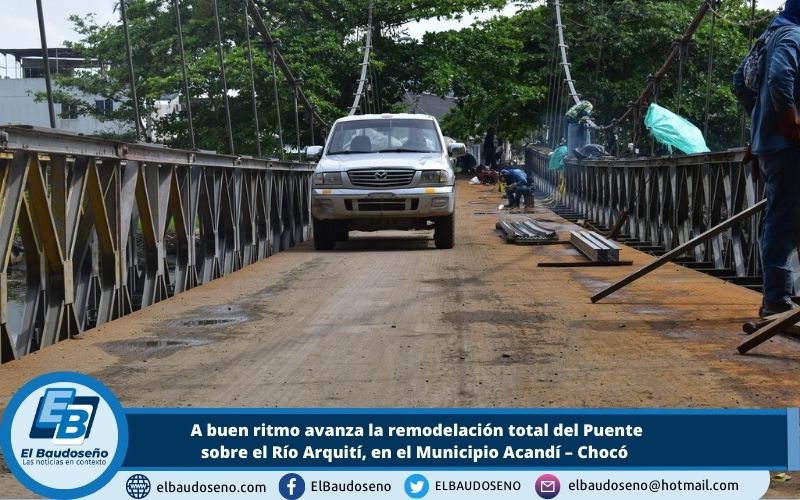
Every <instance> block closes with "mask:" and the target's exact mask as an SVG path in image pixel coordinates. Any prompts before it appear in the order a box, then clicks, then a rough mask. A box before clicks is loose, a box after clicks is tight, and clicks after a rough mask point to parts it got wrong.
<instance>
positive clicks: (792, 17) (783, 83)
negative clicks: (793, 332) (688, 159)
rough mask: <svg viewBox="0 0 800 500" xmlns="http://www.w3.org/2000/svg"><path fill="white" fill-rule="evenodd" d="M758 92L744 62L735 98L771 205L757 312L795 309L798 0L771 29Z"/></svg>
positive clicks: (799, 226)
mask: <svg viewBox="0 0 800 500" xmlns="http://www.w3.org/2000/svg"><path fill="white" fill-rule="evenodd" d="M770 30H772V31H774V33H772V36H771V37H770V39H769V41H768V42H767V43H766V45H765V48H766V50H765V52H764V55H763V56H762V59H763V60H762V62H761V64H760V66H761V68H763V69H762V72H763V74H762V76H761V83H760V86H759V88H758V91H753V90H751V89H749V88H748V87H747V86H746V85H745V81H744V63H742V65H741V66H740V67H739V69H737V71H736V73H735V74H734V78H733V83H734V90H735V93H736V96H737V97H738V98H739V101H740V102H741V103H742V105H743V106H744V107H745V109H746V110H747V112H749V113H750V114H751V119H752V122H751V127H750V128H751V139H752V142H751V148H752V152H753V155H754V156H755V157H756V158H757V160H758V161H759V162H760V174H761V177H762V178H763V179H764V183H765V185H766V196H767V206H766V209H765V210H764V215H763V217H762V220H761V228H760V235H759V238H760V246H761V263H762V269H763V273H764V278H763V280H764V299H763V302H762V305H761V309H760V310H759V315H761V316H770V315H773V314H778V313H781V312H784V311H787V310H789V309H792V308H794V307H795V305H794V303H793V302H792V301H791V296H792V288H793V287H792V271H791V264H790V260H789V257H790V255H791V253H792V252H793V251H794V250H795V249H796V248H797V246H798V243H800V196H798V193H799V192H800V165H799V164H798V158H800V115H798V111H797V106H798V97H800V95H799V94H800V93H799V92H798V90H800V80H798V71H800V0H788V1H787V2H786V5H785V7H784V9H783V11H782V12H781V13H780V14H779V15H778V16H777V17H776V18H775V19H774V20H773V21H772V24H770V26H769V27H768V28H767V32H770Z"/></svg>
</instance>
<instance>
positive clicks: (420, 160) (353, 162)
mask: <svg viewBox="0 0 800 500" xmlns="http://www.w3.org/2000/svg"><path fill="white" fill-rule="evenodd" d="M449 167H450V162H449V161H448V160H447V158H446V157H445V156H444V155H443V154H442V153H365V154H348V155H331V156H325V157H323V158H322V159H321V160H320V161H319V163H318V164H317V168H316V170H317V171H318V172H320V171H342V170H353V169H359V168H413V169H418V170H435V169H439V170H440V169H445V168H449Z"/></svg>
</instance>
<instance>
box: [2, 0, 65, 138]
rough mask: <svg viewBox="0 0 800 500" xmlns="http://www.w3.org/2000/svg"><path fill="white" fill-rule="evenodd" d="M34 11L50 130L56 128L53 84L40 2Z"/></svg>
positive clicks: (40, 1)
mask: <svg viewBox="0 0 800 500" xmlns="http://www.w3.org/2000/svg"><path fill="white" fill-rule="evenodd" d="M36 11H37V13H38V15H39V38H41V40H42V58H43V59H44V84H45V87H46V88H47V111H48V112H49V113H50V128H56V110H55V107H54V106H53V83H52V80H51V78H50V54H48V53H47V34H46V33H45V31H44V12H43V10H42V0H36ZM6 72H8V70H6Z"/></svg>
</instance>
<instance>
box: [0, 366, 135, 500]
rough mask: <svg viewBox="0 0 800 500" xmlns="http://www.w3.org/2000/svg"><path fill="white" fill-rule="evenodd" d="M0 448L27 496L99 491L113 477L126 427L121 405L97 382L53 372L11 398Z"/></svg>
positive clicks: (123, 447) (1, 429)
mask: <svg viewBox="0 0 800 500" xmlns="http://www.w3.org/2000/svg"><path fill="white" fill-rule="evenodd" d="M0 444H2V447H3V455H4V456H5V458H6V462H7V463H8V467H9V468H10V469H11V471H12V472H13V473H14V475H15V476H16V477H17V479H19V481H20V482H21V483H22V484H23V485H25V486H26V487H27V488H29V489H30V490H31V491H33V492H34V493H38V494H40V495H43V496H47V497H52V498H75V497H81V496H86V495H89V494H91V493H93V492H95V491H97V490H99V489H100V488H102V487H103V486H104V485H105V484H106V483H108V481H110V480H111V478H112V477H113V476H114V474H115V473H116V472H117V470H118V469H119V466H120V464H121V463H122V460H123V458H124V456H125V450H126V448H127V445H128V426H127V423H126V420H125V415H124V414H123V412H122V407H121V406H120V404H119V402H118V401H117V400H116V398H114V395H113V394H111V391H109V390H108V389H107V388H106V387H105V386H104V385H102V384H101V383H100V382H98V381H97V380H95V379H93V378H91V377H88V376H86V375H82V374H80V373H71V372H62V373H51V374H48V375H43V376H41V377H37V378H35V379H33V380H32V381H30V382H29V383H27V384H26V385H25V386H23V387H22V388H21V389H20V390H19V391H18V392H17V393H16V394H15V395H14V397H13V398H12V399H11V401H10V402H9V404H8V406H7V407H6V411H5V413H4V414H3V422H2V427H0Z"/></svg>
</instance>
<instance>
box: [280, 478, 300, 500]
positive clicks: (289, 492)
mask: <svg viewBox="0 0 800 500" xmlns="http://www.w3.org/2000/svg"><path fill="white" fill-rule="evenodd" d="M278 491H280V492H281V496H282V497H283V498H285V499H286V500H297V499H298V498H300V497H301V496H303V493H305V492H306V482H305V481H303V478H302V477H300V476H299V475H298V474H286V475H285V476H283V477H282V478H281V480H280V481H279V482H278Z"/></svg>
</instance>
